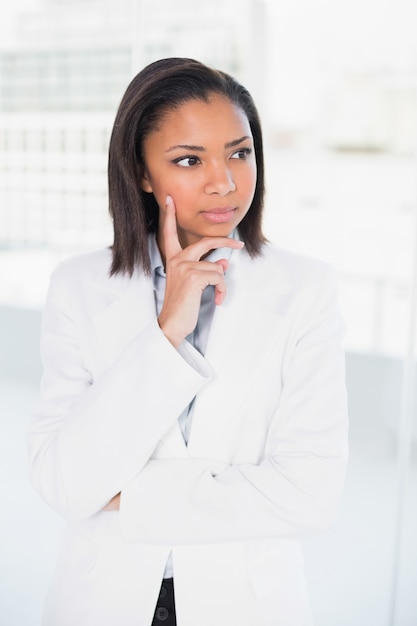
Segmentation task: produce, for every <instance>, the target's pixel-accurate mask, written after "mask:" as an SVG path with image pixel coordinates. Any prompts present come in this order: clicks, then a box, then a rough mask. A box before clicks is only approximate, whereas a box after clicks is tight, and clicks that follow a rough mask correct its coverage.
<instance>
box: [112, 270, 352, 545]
mask: <svg viewBox="0 0 417 626" xmlns="http://www.w3.org/2000/svg"><path fill="white" fill-rule="evenodd" d="M319 291H320V297H319V298H316V299H315V300H314V299H313V298H310V301H309V302H308V301H305V302H304V303H303V305H302V306H301V307H299V319H298V321H297V323H296V325H295V329H294V334H295V339H294V341H293V347H292V350H291V352H292V353H291V354H290V355H289V357H288V360H287V361H288V364H287V367H286V370H285V372H284V380H283V388H282V393H281V398H280V402H279V406H278V408H277V410H276V412H275V414H274V416H273V419H272V421H271V422H270V427H269V431H268V433H267V440H266V448H265V455H264V458H263V459H262V461H261V462H260V463H258V464H250V463H245V464H240V465H227V464H225V463H222V462H219V461H216V460H215V459H200V458H198V459H197V458H194V459H190V458H189V459H151V460H150V461H149V462H148V463H147V464H146V466H145V467H144V468H143V469H142V471H141V472H140V473H139V474H138V475H137V476H136V477H135V479H134V480H133V481H132V482H131V483H130V484H129V485H127V486H126V488H125V490H124V491H123V492H122V497H121V508H120V521H121V528H122V532H123V534H124V537H125V539H126V540H127V541H137V542H145V543H157V544H165V543H168V544H171V545H185V544H199V543H210V542H230V541H239V540H248V539H259V538H266V537H286V538H301V537H304V536H308V535H309V534H311V533H315V532H317V531H321V530H323V529H326V528H327V527H328V526H329V525H330V524H331V523H332V522H333V521H334V518H335V515H336V511H337V507H338V503H339V500H340V496H341V492H342V487H343V482H344V476H345V468H346V461H347V400H346V389H345V376H344V350H343V347H342V338H343V335H344V324H343V322H342V319H341V316H340V312H339V308H338V305H337V297H336V283H335V280H334V276H333V273H332V272H328V273H327V274H326V277H325V279H324V281H323V285H321V286H320V289H319Z"/></svg>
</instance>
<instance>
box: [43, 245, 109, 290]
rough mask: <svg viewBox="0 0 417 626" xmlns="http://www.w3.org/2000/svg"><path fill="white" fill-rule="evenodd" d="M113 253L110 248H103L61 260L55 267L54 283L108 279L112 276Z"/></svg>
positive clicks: (52, 280)
mask: <svg viewBox="0 0 417 626" xmlns="http://www.w3.org/2000/svg"><path fill="white" fill-rule="evenodd" d="M111 262H112V253H111V249H110V248H103V249H101V250H95V251H94V252H88V253H86V254H80V255H77V256H73V257H70V258H68V259H65V260H64V261H61V263H59V265H57V267H56V268H55V269H54V271H53V273H52V276H51V282H52V283H64V284H71V283H78V284H79V283H80V282H90V281H92V280H97V279H106V278H109V276H110V266H111Z"/></svg>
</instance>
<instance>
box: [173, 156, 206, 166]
mask: <svg viewBox="0 0 417 626" xmlns="http://www.w3.org/2000/svg"><path fill="white" fill-rule="evenodd" d="M173 163H175V164H176V165H179V166H180V167H193V166H194V165H198V164H199V163H200V159H199V158H198V157H196V156H185V157H179V158H178V159H174V161H173Z"/></svg>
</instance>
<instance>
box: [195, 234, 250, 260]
mask: <svg viewBox="0 0 417 626" xmlns="http://www.w3.org/2000/svg"><path fill="white" fill-rule="evenodd" d="M244 245H245V244H244V242H243V241H239V239H232V238H231V237H203V238H202V239H200V240H199V241H196V242H195V243H192V244H191V245H189V246H187V248H186V250H187V252H188V253H189V255H190V259H191V260H193V261H199V260H200V259H201V257H203V256H204V255H206V254H208V253H209V252H210V251H211V250H215V249H217V248H232V249H233V250H241V248H243V246H244Z"/></svg>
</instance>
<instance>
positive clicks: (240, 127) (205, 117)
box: [151, 94, 252, 140]
mask: <svg viewBox="0 0 417 626" xmlns="http://www.w3.org/2000/svg"><path fill="white" fill-rule="evenodd" d="M154 132H155V134H159V135H160V136H171V135H178V134H181V135H186V136H189V137H192V136H195V135H196V136H198V135H199V136H202V135H208V137H210V135H211V134H212V133H216V134H217V135H219V134H221V135H222V139H223V138H224V137H225V135H227V139H228V140H229V139H235V138H236V133H237V134H239V133H240V135H239V136H241V135H248V136H252V133H251V130H250V124H249V120H248V118H247V116H246V113H245V112H244V111H243V109H242V108H241V107H240V106H239V105H237V104H235V103H234V102H232V101H231V100H229V99H228V98H226V97H225V96H222V95H217V94H212V95H211V96H210V97H209V98H208V100H207V101H206V100H200V99H193V100H187V101H186V102H184V103H183V104H180V105H178V106H176V107H175V108H171V109H169V110H168V111H166V112H165V113H164V114H163V115H162V116H161V118H160V120H159V123H158V126H157V128H156V129H155V131H154ZM151 134H153V133H151Z"/></svg>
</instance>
